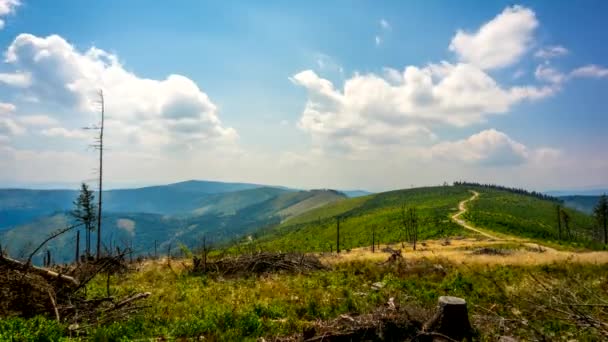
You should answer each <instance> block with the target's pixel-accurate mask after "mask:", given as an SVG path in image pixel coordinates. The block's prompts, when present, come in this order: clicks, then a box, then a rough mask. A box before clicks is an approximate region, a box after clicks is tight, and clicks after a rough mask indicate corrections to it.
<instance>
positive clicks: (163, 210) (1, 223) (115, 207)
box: [0, 181, 286, 231]
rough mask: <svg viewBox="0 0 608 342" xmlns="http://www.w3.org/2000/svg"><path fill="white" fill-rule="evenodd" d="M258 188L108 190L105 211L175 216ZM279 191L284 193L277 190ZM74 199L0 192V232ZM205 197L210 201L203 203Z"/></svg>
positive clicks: (216, 185) (58, 193)
mask: <svg viewBox="0 0 608 342" xmlns="http://www.w3.org/2000/svg"><path fill="white" fill-rule="evenodd" d="M260 187H261V186H260V185H256V184H247V183H224V182H211V181H186V182H180V183H174V184H168V185H159V186H148V187H143V188H137V189H116V190H108V191H104V192H103V198H104V208H105V209H106V210H107V211H109V212H123V213H133V212H143V213H154V214H163V215H174V214H178V213H188V212H190V211H193V210H196V209H199V208H201V207H202V206H204V205H205V203H209V202H216V201H217V197H219V196H221V195H222V194H226V193H231V192H238V191H243V190H251V189H256V188H260ZM279 190H280V191H282V192H284V191H286V190H281V189H277V191H279ZM77 196H78V191H77V190H30V189H0V231H2V230H6V229H8V228H10V227H13V226H17V225H22V224H27V223H29V222H31V221H33V220H35V219H38V218H42V217H44V216H49V215H52V214H54V213H57V212H63V211H68V210H71V209H72V206H73V204H72V202H73V201H74V200H75V199H76V197H77ZM208 197H212V198H211V199H209V200H207V201H205V200H206V198H208ZM237 207H238V206H237ZM222 210H223V209H219V211H222Z"/></svg>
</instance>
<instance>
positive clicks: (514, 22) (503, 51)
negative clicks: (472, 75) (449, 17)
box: [449, 6, 538, 69]
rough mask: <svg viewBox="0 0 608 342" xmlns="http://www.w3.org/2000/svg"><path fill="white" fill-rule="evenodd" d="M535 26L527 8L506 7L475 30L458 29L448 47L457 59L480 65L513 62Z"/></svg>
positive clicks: (498, 66)
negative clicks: (470, 31)
mask: <svg viewBox="0 0 608 342" xmlns="http://www.w3.org/2000/svg"><path fill="white" fill-rule="evenodd" d="M537 26H538V21H537V20H536V15H535V13H534V12H533V11H532V10H531V9H529V8H526V7H522V6H512V7H507V8H506V9H505V10H504V11H503V12H502V13H500V14H499V15H498V16H496V17H495V18H494V19H492V20H490V21H489V22H487V23H485V24H484V25H483V26H481V28H479V30H477V31H476V32H472V33H469V32H466V31H463V30H458V32H457V33H456V35H455V36H454V38H452V42H451V43H450V46H449V49H450V51H453V52H455V53H456V54H457V55H458V57H459V58H460V60H461V61H463V62H467V63H471V64H474V65H476V66H478V67H480V68H482V69H495V68H501V67H505V66H508V65H511V64H513V63H515V62H517V61H518V60H519V59H520V58H521V57H522V56H523V54H524V53H525V52H526V51H527V50H528V49H529V47H530V44H531V42H532V35H533V33H534V30H535V29H536V27H537Z"/></svg>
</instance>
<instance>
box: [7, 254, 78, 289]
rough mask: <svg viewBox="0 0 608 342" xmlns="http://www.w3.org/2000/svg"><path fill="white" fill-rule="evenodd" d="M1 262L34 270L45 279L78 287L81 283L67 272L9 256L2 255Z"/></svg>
mask: <svg viewBox="0 0 608 342" xmlns="http://www.w3.org/2000/svg"><path fill="white" fill-rule="evenodd" d="M0 263H3V264H5V265H8V266H9V267H11V268H13V269H18V270H21V271H26V272H32V273H36V274H38V275H40V276H42V277H43V278H45V279H51V280H58V281H61V282H63V283H66V284H68V285H71V286H74V287H77V286H78V285H79V284H80V283H79V282H78V280H76V279H74V278H73V277H70V276H67V275H65V274H61V273H57V272H55V271H51V270H47V269H45V268H41V267H37V266H34V265H28V264H26V263H23V262H21V261H18V260H15V259H11V258H9V257H7V256H0Z"/></svg>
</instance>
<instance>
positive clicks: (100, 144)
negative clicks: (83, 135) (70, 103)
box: [85, 89, 105, 260]
mask: <svg viewBox="0 0 608 342" xmlns="http://www.w3.org/2000/svg"><path fill="white" fill-rule="evenodd" d="M98 95H99V100H98V102H97V104H98V105H99V111H100V114H101V121H100V123H99V125H94V126H92V127H86V128H85V129H91V130H95V131H98V132H99V135H98V136H97V137H96V138H95V142H94V143H93V144H91V147H92V148H94V149H95V150H98V151H99V179H98V185H99V188H98V191H99V196H98V197H97V200H98V202H97V256H96V257H97V259H98V260H99V258H101V216H102V215H101V213H102V209H101V205H102V202H103V201H102V193H103V150H104V147H103V129H104V119H105V99H104V96H103V90H101V89H100V90H99V94H98Z"/></svg>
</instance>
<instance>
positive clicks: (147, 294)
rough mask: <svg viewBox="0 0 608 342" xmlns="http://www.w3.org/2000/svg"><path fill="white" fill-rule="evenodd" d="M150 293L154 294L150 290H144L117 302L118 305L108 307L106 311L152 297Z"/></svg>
mask: <svg viewBox="0 0 608 342" xmlns="http://www.w3.org/2000/svg"><path fill="white" fill-rule="evenodd" d="M150 295H152V293H150V292H142V293H137V294H134V295H132V296H131V297H129V298H127V299H124V300H122V301H121V302H119V303H116V305H114V306H113V307H111V308H109V309H106V310H104V311H112V310H118V309H120V308H122V307H123V306H125V305H127V304H129V303H132V302H134V301H137V300H140V299H144V298H148V297H150Z"/></svg>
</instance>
